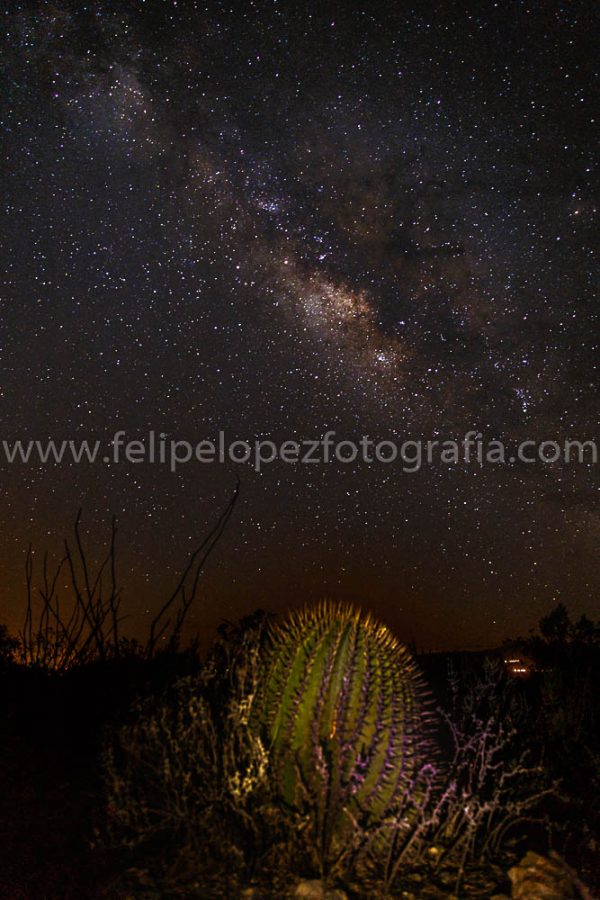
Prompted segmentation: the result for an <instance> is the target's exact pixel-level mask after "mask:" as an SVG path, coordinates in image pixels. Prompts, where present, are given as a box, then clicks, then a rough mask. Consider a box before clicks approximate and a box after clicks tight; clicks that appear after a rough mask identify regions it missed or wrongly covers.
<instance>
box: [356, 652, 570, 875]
mask: <svg viewBox="0 0 600 900" xmlns="http://www.w3.org/2000/svg"><path fill="white" fill-rule="evenodd" d="M449 681H450V703H449V705H448V706H446V707H445V708H441V707H440V708H439V716H440V719H441V720H442V721H443V722H444V723H445V728H446V731H447V734H448V735H449V737H450V742H451V752H450V754H449V759H448V760H447V762H446V764H445V765H444V766H442V768H441V769H440V770H437V771H436V770H434V769H433V768H432V767H428V766H425V767H423V768H422V769H421V771H420V772H419V773H417V775H416V777H415V779H414V780H413V782H412V783H410V784H408V785H407V786H406V790H405V791H404V793H403V795H402V797H401V798H400V802H399V803H398V806H397V809H396V811H395V813H394V815H391V816H388V817H387V818H386V819H384V820H383V821H382V822H381V823H380V825H379V828H378V829H375V830H374V831H373V832H372V833H371V835H369V836H368V839H367V841H366V842H365V850H366V854H365V858H366V861H367V871H368V872H369V873H370V877H374V879H375V881H376V882H378V883H380V884H382V885H383V887H384V888H385V889H386V890H391V889H392V887H393V885H394V884H396V883H397V881H398V880H399V879H400V880H401V879H402V878H406V877H407V876H410V873H411V872H415V871H418V870H421V871H423V870H424V871H426V872H427V873H428V875H429V877H430V878H432V879H434V880H435V879H436V878H437V879H438V880H439V882H440V883H441V884H444V886H445V887H446V888H448V889H450V888H451V889H452V890H453V891H454V892H458V890H459V887H460V884H461V882H462V880H463V878H464V875H465V871H466V870H467V868H468V867H482V866H486V867H489V866H490V865H491V863H492V862H493V861H494V860H495V861H497V860H498V859H500V858H502V853H503V851H505V850H506V849H507V845H508V841H509V839H510V837H511V836H512V835H514V833H515V830H516V829H517V828H518V826H523V825H525V824H526V823H529V822H531V821H536V822H539V821H543V819H544V815H543V812H542V806H543V801H544V799H545V798H547V797H548V796H550V795H551V794H554V793H555V792H556V785H553V784H549V782H548V779H547V777H546V775H545V772H544V768H543V766H542V765H541V763H540V761H539V760H538V761H536V760H535V759H534V758H533V755H532V753H531V751H530V750H529V749H527V748H524V747H523V745H522V741H521V740H520V734H519V731H518V729H517V727H516V724H515V722H516V721H518V719H519V716H520V706H519V700H518V696H517V695H515V693H514V691H513V685H512V684H511V683H509V682H508V681H507V679H506V677H505V675H504V673H503V671H502V669H501V667H500V666H499V665H497V664H495V663H493V662H488V663H486V664H485V666H484V669H483V672H481V673H479V674H476V675H475V674H474V675H472V676H471V677H469V678H462V679H459V678H458V677H457V676H456V674H455V673H453V672H452V671H450V673H449ZM378 830H381V831H384V832H385V833H386V834H387V843H386V845H385V850H384V852H383V853H382V852H381V846H380V845H379V844H378V843H376V842H375V841H374V840H373V838H374V835H375V834H376V833H377V831H378Z"/></svg>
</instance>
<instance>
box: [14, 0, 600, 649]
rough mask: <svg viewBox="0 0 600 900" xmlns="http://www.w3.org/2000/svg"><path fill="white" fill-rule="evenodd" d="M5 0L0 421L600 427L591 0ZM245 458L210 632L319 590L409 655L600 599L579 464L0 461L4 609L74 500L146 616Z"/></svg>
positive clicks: (17, 608) (274, 430) (476, 643)
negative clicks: (33, 554) (115, 539)
mask: <svg viewBox="0 0 600 900" xmlns="http://www.w3.org/2000/svg"><path fill="white" fill-rule="evenodd" d="M443 7H444V8H445V9H446V11H445V12H442V8H443ZM2 15H3V25H4V29H3V30H4V37H3V46H2V107H1V130H2V152H1V156H2V170H3V183H2V201H1V204H0V210H1V230H2V259H1V262H0V280H1V300H0V302H1V305H0V366H1V368H0V374H1V377H0V421H1V428H0V432H1V433H0V438H2V439H3V440H9V441H13V440H16V439H22V440H29V439H47V438H53V439H55V440H61V439H76V440H80V439H88V440H95V439H100V440H102V441H103V442H106V443H107V444H108V442H109V441H110V439H111V437H112V435H113V433H114V432H115V431H116V430H118V429H123V430H125V431H126V432H127V439H142V440H143V439H145V438H146V436H147V434H148V432H149V431H150V430H151V429H154V430H155V431H156V432H164V433H166V434H167V435H168V437H169V438H173V439H186V440H189V441H192V442H194V443H196V442H198V441H200V440H203V439H213V440H214V439H215V438H216V436H217V434H218V432H219V430H224V431H225V432H226V433H227V435H228V437H229V438H230V439H231V440H235V439H244V440H255V439H258V438H266V439H272V440H275V441H278V442H279V441H283V440H286V439H297V440H304V439H318V438H320V437H321V436H322V435H323V434H324V433H325V432H326V431H328V430H333V431H335V432H336V434H337V437H338V439H344V438H346V439H350V440H355V441H356V440H358V439H359V438H360V437H361V436H362V435H370V436H371V437H373V438H376V439H377V440H385V439H395V440H398V441H400V442H401V441H403V440H409V439H414V440H420V439H423V440H427V439H431V438H439V439H457V440H458V439H461V438H462V437H463V435H464V434H465V432H467V431H469V430H471V429H472V430H475V431H479V432H482V433H483V435H484V437H485V438H486V439H492V438H496V439H502V440H505V441H507V442H508V443H509V444H513V443H515V442H518V441H520V440H525V439H532V440H536V441H539V440H545V439H548V440H559V441H562V440H564V439H565V438H577V439H581V440H585V439H592V438H593V439H597V438H598V437H599V435H598V411H599V406H600V404H599V401H598V389H599V387H600V374H599V366H598V360H599V331H598V326H599V324H600V309H599V306H598V297H597V292H598V283H599V279H598V260H597V251H598V246H599V234H600V231H599V221H600V213H599V210H600V206H599V204H600V196H599V184H598V175H599V164H598V161H599V153H598V138H599V134H600V132H599V129H598V122H599V117H600V104H599V90H598V88H599V76H598V66H597V62H598V35H599V26H600V14H599V12H598V6H597V4H596V3H594V2H573V3H557V2H553V0H549V2H544V3H530V4H528V3H523V2H499V3H489V2H481V0H480V2H473V3H465V4H441V3H438V4H430V3H414V4H407V3H402V2H397V3H391V2H390V3H387V4H381V5H378V4H376V3H351V2H350V3H343V4H342V3H340V4H328V3H319V4H312V3H291V2H290V3H284V2H276V0H272V2H256V3H254V2H247V3H240V4H238V5H237V6H233V5H231V4H228V3H217V2H215V3H198V4H193V3H174V2H145V3H144V2H123V3H113V4H93V3H89V4H88V3H82V4H81V3H73V4H61V3H60V0H57V2H55V3H40V4H38V5H33V4H31V5H27V4H25V5H20V4H6V5H5V6H4V9H3V14H2ZM236 475H239V477H240V479H241V493H240V499H239V502H238V505H237V507H236V509H235V513H234V516H233V518H232V520H231V522H230V523H229V527H228V531H227V532H226V535H225V537H224V538H223V540H222V542H221V544H220V545H219V547H218V549H217V551H216V552H215V555H214V556H213V557H212V559H211V561H210V563H209V566H208V568H207V570H206V576H205V579H204V581H203V587H202V598H201V601H200V603H199V605H198V607H197V608H196V610H195V612H194V614H193V617H192V622H191V626H192V630H196V629H199V630H200V631H201V633H202V634H203V635H204V636H206V635H207V634H208V633H209V632H210V631H211V629H214V627H215V626H216V625H217V624H218V622H219V620H220V619H221V618H229V619H233V618H236V617H238V616H240V615H243V614H245V613H249V612H251V611H252V610H254V609H255V608H256V607H258V606H261V607H263V608H266V609H269V610H271V611H274V612H281V611H283V610H285V609H286V608H288V607H290V606H292V605H298V604H300V603H303V602H305V601H307V600H316V599H319V598H321V597H324V596H328V597H334V598H345V599H348V600H353V601H356V602H359V603H361V604H362V605H364V606H365V607H367V608H370V609H372V610H373V611H374V612H375V613H376V614H377V615H378V616H380V617H381V618H383V619H384V620H385V621H386V622H387V623H388V624H389V625H391V626H392V627H393V628H394V630H395V631H396V632H397V633H398V635H399V636H400V638H401V639H403V640H405V641H412V640H415V641H416V642H417V644H418V645H419V646H424V647H429V648H434V647H435V648H453V647H488V646H493V645H495V644H496V643H498V642H499V641H500V640H501V639H502V638H504V637H506V636H508V635H513V636H515V635H517V634H519V633H526V632H527V631H528V629H529V628H531V627H533V626H534V625H535V623H536V621H537V620H538V619H539V617H540V615H542V614H544V613H545V612H547V611H548V610H549V609H550V608H551V607H552V606H554V605H555V604H556V603H557V602H559V601H562V602H564V603H565V604H566V605H567V606H568V607H569V609H570V610H571V612H572V613H573V614H576V615H577V614H580V613H583V612H587V613H588V614H589V615H591V616H592V617H593V618H598V617H599V616H600V606H599V599H598V598H599V590H598V589H599V587H600V568H599V566H598V545H599V540H600V513H599V511H598V510H599V507H598V500H599V490H600V481H599V478H598V465H596V466H593V465H573V464H572V465H570V466H566V465H564V464H561V463H557V464H555V465H542V464H538V465H529V466H528V465H525V464H518V463H517V464H514V465H510V464H509V465H505V466H502V465H487V466H483V467H480V466H478V465H477V464H470V465H467V464H457V465H443V464H440V463H437V464H433V465H431V466H424V467H423V468H422V469H421V470H420V471H419V472H417V473H414V474H409V473H407V472H403V471H402V468H401V466H400V465H399V464H382V463H376V464H368V463H364V462H361V461H357V462H355V463H353V464H342V463H339V462H333V463H330V464H327V465H325V464H322V465H296V466H294V465H290V464H285V463H283V462H276V463H273V464H271V465H268V466H266V467H265V468H264V469H263V470H262V472H261V473H255V472H254V471H253V469H252V466H251V465H245V466H243V465H235V464H233V463H227V464H222V465H220V464H200V463H197V462H196V463H193V462H191V463H189V464H188V465H187V466H181V467H180V468H179V469H178V471H177V472H176V473H172V472H170V471H169V469H168V467H166V466H160V465H157V464H154V465H152V464H150V463H147V462H145V463H141V464H127V463H121V464H119V465H103V464H102V463H101V462H99V463H96V464H94V465H92V464H82V465H79V466H75V465H72V464H71V465H67V464H62V465H51V466H40V465H33V464H14V465H9V464H8V463H7V462H6V461H5V460H4V459H3V460H2V461H1V463H0V478H1V490H2V502H1V504H0V527H1V534H2V540H1V543H0V591H1V594H0V622H1V621H5V622H7V623H8V624H9V626H10V627H12V628H15V629H16V628H17V627H18V626H19V625H20V622H21V618H22V611H23V601H24V576H23V559H24V554H25V550H26V548H27V544H28V542H29V541H30V540H31V541H32V542H33V544H34V546H35V547H36V548H37V551H38V552H37V556H38V557H39V556H40V555H41V552H42V551H43V550H45V549H49V550H51V551H54V552H59V551H60V540H61V538H62V535H63V534H64V533H65V532H66V531H67V530H68V529H69V528H70V526H71V524H72V522H73V519H74V517H75V514H76V512H77V509H78V507H79V506H82V507H83V522H84V526H85V528H84V530H85V532H86V533H87V534H88V536H89V540H90V542H91V547H92V548H97V547H99V546H100V544H101V541H102V539H103V538H104V537H105V535H106V533H107V530H108V527H109V523H110V517H111V516H112V514H113V513H114V514H116V515H117V517H118V521H119V525H120V534H119V539H120V544H119V546H120V550H119V571H120V573H121V580H122V582H123V586H124V589H125V592H126V600H124V604H125V603H126V604H127V607H128V610H129V611H130V612H131V620H130V627H131V629H132V631H133V632H137V633H141V631H142V630H143V626H144V622H145V621H146V620H147V619H148V618H150V617H151V614H152V613H153V612H154V611H155V609H156V604H157V601H158V598H159V597H160V596H162V594H164V592H165V591H166V590H167V588H168V587H170V586H171V585H172V584H173V581H174V579H175V576H176V573H177V572H178V571H179V570H180V568H181V566H182V564H183V563H184V562H185V559H186V557H187V555H188V553H189V552H190V551H191V549H192V548H193V546H194V545H195V544H196V543H197V542H198V539H199V537H201V536H202V534H203V533H204V532H205V531H206V528H207V526H208V525H209V524H210V523H211V522H212V521H213V520H214V517H215V516H216V515H217V514H218V513H219V511H220V510H221V509H222V508H223V507H224V505H225V504H226V502H227V500H228V499H229V497H230V495H231V492H232V490H233V488H234V486H235V481H236ZM94 552H95V551H94V550H92V555H93V554H94Z"/></svg>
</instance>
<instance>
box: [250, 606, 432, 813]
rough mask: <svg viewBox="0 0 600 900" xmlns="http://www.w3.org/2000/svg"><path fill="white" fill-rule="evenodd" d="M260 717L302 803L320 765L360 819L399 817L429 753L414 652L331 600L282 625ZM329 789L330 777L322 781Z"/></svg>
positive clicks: (286, 787) (293, 797) (288, 792)
mask: <svg viewBox="0 0 600 900" xmlns="http://www.w3.org/2000/svg"><path fill="white" fill-rule="evenodd" d="M254 707H255V716H256V717H257V718H258V720H259V721H260V724H261V726H262V727H263V728H264V729H265V731H266V736H267V739H268V741H270V744H271V754H272V759H273V762H274V764H275V768H276V770H277V771H278V773H279V775H280V777H281V783H282V792H283V795H284V797H285V799H286V800H287V801H288V802H289V803H292V804H295V803H297V802H298V795H299V792H301V791H304V792H305V791H306V787H307V785H308V786H309V789H310V787H311V786H312V788H313V790H318V784H317V782H318V781H319V771H318V770H319V764H318V760H319V759H321V760H324V759H326V760H327V765H328V767H329V774H328V778H329V780H330V781H331V780H332V779H333V781H334V782H335V783H336V784H337V785H338V787H339V790H340V791H342V792H343V793H344V795H345V796H347V797H350V798H351V800H350V803H351V805H352V806H354V807H355V811H360V812H361V813H365V812H366V813H367V814H368V816H369V818H371V819H372V820H374V819H378V818H380V817H381V816H382V815H384V814H385V812H386V810H388V809H390V807H391V805H392V804H393V803H394V801H395V800H396V798H398V797H399V796H400V794H401V792H402V790H403V789H404V787H405V785H406V783H407V781H408V780H409V779H410V778H411V777H412V776H413V775H414V774H415V772H416V771H417V769H418V768H419V767H420V766H421V765H422V764H423V763H424V761H425V755H426V753H427V752H428V751H429V747H430V743H429V741H428V738H427V734H428V727H427V722H428V715H427V709H426V707H427V699H426V692H425V690H424V686H423V683H422V681H421V677H420V675H419V673H418V671H417V669H416V666H415V664H414V663H413V661H412V659H411V657H410V654H409V653H408V651H407V650H406V648H405V647H404V646H403V645H402V644H400V643H399V642H398V641H397V639H396V638H395V637H394V636H393V634H392V633H391V632H390V631H389V630H388V629H387V628H386V626H385V625H382V624H380V623H378V622H377V621H376V620H375V619H374V618H373V617H372V616H371V614H370V613H363V612H361V611H360V610H358V609H355V608H353V607H352V606H349V605H343V604H339V603H332V602H328V601H325V602H322V603H320V604H318V605H317V606H315V607H306V608H304V609H302V610H300V611H297V612H292V613H291V614H290V615H289V616H288V617H287V619H286V620H285V621H284V622H283V623H282V624H281V625H275V626H273V627H272V631H271V635H270V647H269V651H268V654H267V658H266V671H265V678H264V681H263V686H262V689H261V691H260V692H259V695H258V696H257V698H256V701H255V705H254ZM321 784H322V779H321Z"/></svg>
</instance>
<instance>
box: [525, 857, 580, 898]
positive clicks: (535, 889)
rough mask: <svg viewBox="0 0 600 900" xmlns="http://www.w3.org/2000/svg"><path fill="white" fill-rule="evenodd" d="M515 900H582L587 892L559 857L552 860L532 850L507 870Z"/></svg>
mask: <svg viewBox="0 0 600 900" xmlns="http://www.w3.org/2000/svg"><path fill="white" fill-rule="evenodd" d="M508 877H509V878H510V880H511V882H512V894H511V896H512V898H513V900H579V898H582V897H586V896H587V891H586V890H585V888H584V886H583V885H582V884H581V882H580V881H579V879H578V878H577V876H576V875H575V873H574V872H572V871H571V869H570V868H569V866H567V864H566V863H565V862H564V861H563V860H562V859H561V858H560V857H559V856H558V855H557V854H553V855H552V859H549V858H548V857H546V856H541V855H540V854H539V853H533V852H532V851H531V850H530V851H529V852H528V853H527V854H526V855H525V856H524V857H523V859H522V860H521V862H520V863H519V864H518V865H516V866H513V868H512V869H509V870H508Z"/></svg>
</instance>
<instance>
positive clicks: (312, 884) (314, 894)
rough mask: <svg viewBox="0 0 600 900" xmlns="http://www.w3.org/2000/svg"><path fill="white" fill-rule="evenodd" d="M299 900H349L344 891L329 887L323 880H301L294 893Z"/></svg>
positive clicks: (293, 895)
mask: <svg viewBox="0 0 600 900" xmlns="http://www.w3.org/2000/svg"><path fill="white" fill-rule="evenodd" d="M292 897H294V898H297V900H348V895H347V894H346V893H345V892H344V891H338V890H336V889H332V888H327V887H326V886H325V885H324V883H323V882H322V881H318V880H314V881H310V880H303V881H300V882H299V883H298V884H297V885H296V888H295V890H294V892H293V893H292Z"/></svg>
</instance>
